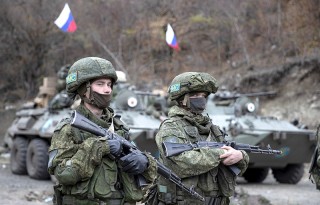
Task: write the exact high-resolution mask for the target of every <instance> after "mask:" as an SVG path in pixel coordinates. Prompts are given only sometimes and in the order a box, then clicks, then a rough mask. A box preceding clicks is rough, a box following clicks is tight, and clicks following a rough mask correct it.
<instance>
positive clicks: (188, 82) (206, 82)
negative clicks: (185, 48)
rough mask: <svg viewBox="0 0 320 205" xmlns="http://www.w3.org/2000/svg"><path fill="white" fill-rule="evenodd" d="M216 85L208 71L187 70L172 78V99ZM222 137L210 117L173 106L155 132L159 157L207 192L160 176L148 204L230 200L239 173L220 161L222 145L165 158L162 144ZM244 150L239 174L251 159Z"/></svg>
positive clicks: (162, 204) (185, 204) (217, 139)
mask: <svg viewBox="0 0 320 205" xmlns="http://www.w3.org/2000/svg"><path fill="white" fill-rule="evenodd" d="M216 89H217V87H216V81H215V79H214V78H213V77H212V76H210V75H209V74H206V73H196V72H188V73H183V74H181V75H178V76H177V77H176V78H175V79H174V80H173V82H172V84H171V86H170V91H169V97H170V98H171V99H172V100H177V99H179V98H180V100H182V99H183V100H184V101H185V99H184V97H185V95H186V94H188V93H190V92H201V91H204V92H207V93H214V92H215V91H216ZM187 104H188V99H187V100H186V105H187ZM223 140H224V136H223V134H222V133H221V131H220V129H219V128H218V127H217V126H215V125H213V124H212V123H211V120H210V118H209V117H207V116H204V115H202V114H195V113H194V112H191V111H190V110H188V109H185V108H183V107H181V106H180V105H179V106H177V105H175V106H173V107H171V108H170V110H169V118H168V119H167V120H165V121H164V122H163V123H162V124H161V127H160V130H159V132H158V134H157V136H156V143H157V146H158V148H159V150H160V161H161V162H162V163H163V164H164V165H165V166H167V167H168V168H170V169H172V170H173V171H174V172H175V173H176V174H177V175H178V176H179V177H181V178H182V182H183V183H184V184H186V185H187V186H188V187H191V186H194V189H195V191H196V192H198V193H199V194H201V195H202V196H204V197H205V199H206V201H205V202H201V201H199V200H197V199H194V198H193V197H192V196H190V195H189V194H188V193H187V192H185V191H182V190H181V189H179V188H178V187H176V186H175V185H173V184H172V183H170V182H168V181H167V180H165V179H163V178H162V177H159V178H158V181H157V191H156V193H157V194H156V195H157V197H155V196H156V195H154V197H152V196H151V197H150V198H151V199H150V200H149V201H148V203H147V204H153V205H155V204H161V205H164V204H178V205H182V204H183V205H189V204H194V205H198V204H199V205H200V204H201V205H202V204H206V205H209V204H210V205H211V204H229V197H230V196H232V195H233V194H234V189H235V180H236V176H235V175H234V174H233V173H231V172H230V171H229V169H228V168H227V167H226V166H225V165H223V164H222V163H221V159H220V155H221V154H223V153H224V151H223V150H222V149H209V148H200V149H197V150H192V151H186V152H184V153H182V154H180V155H177V156H173V157H170V158H166V157H165V156H164V151H163V147H162V142H164V141H170V142H177V143H194V142H197V141H218V142H221V141H223ZM242 154H243V159H242V160H240V161H239V162H238V163H237V164H236V166H237V167H238V168H239V169H240V170H241V173H240V174H242V173H243V172H244V171H245V170H246V168H247V166H248V161H249V157H248V155H247V154H246V153H245V152H242Z"/></svg>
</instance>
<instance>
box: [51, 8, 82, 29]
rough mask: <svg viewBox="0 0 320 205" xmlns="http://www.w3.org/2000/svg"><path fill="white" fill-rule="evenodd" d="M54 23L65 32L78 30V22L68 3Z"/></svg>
mask: <svg viewBox="0 0 320 205" xmlns="http://www.w3.org/2000/svg"><path fill="white" fill-rule="evenodd" d="M54 23H55V24H56V25H57V26H58V27H59V28H60V29H61V30H62V31H64V32H69V33H72V32H75V31H76V30H77V25H76V22H75V21H74V18H73V16H72V13H71V10H70V8H69V5H68V4H67V3H66V4H65V5H64V8H63V10H62V12H61V14H60V15H59V17H58V18H57V19H56V20H55V21H54Z"/></svg>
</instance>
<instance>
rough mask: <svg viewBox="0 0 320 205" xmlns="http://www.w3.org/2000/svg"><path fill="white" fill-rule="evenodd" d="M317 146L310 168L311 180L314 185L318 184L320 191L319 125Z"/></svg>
mask: <svg viewBox="0 0 320 205" xmlns="http://www.w3.org/2000/svg"><path fill="white" fill-rule="evenodd" d="M316 139H317V146H316V149H315V150H314V153H313V156H312V159H311V163H310V168H309V174H310V175H309V179H310V180H311V182H312V183H313V184H316V189H317V190H320V125H318V128H317V132H316Z"/></svg>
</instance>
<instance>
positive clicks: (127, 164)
mask: <svg viewBox="0 0 320 205" xmlns="http://www.w3.org/2000/svg"><path fill="white" fill-rule="evenodd" d="M119 163H120V166H121V167H122V171H124V172H127V173H129V174H132V175H137V174H141V173H143V172H144V171H145V170H146V169H147V167H148V163H149V161H148V158H147V157H146V155H144V154H143V153H141V152H137V151H133V152H131V153H130V154H128V155H126V156H123V157H121V158H120V160H119Z"/></svg>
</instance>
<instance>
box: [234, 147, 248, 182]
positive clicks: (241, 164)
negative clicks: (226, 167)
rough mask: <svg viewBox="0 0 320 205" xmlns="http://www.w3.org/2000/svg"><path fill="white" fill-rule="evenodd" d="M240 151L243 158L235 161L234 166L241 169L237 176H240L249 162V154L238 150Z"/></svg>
mask: <svg viewBox="0 0 320 205" xmlns="http://www.w3.org/2000/svg"><path fill="white" fill-rule="evenodd" d="M240 152H241V153H242V156H243V159H242V160H240V161H239V162H238V163H236V166H237V167H238V168H239V169H240V170H241V172H240V174H239V176H242V174H243V173H244V172H245V171H246V170H247V168H248V164H249V155H248V154H247V153H246V152H245V151H243V150H240Z"/></svg>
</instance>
